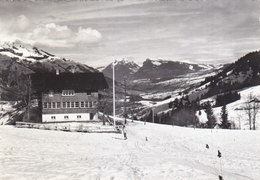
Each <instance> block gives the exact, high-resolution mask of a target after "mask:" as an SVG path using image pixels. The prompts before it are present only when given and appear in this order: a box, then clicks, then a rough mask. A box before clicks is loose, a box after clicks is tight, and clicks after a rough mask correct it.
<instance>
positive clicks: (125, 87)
mask: <svg viewBox="0 0 260 180" xmlns="http://www.w3.org/2000/svg"><path fill="white" fill-rule="evenodd" d="M124 88H125V100H124V117H125V124H127V121H126V78H124Z"/></svg>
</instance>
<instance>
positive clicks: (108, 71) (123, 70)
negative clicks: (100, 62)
mask: <svg viewBox="0 0 260 180" xmlns="http://www.w3.org/2000/svg"><path fill="white" fill-rule="evenodd" d="M114 66H115V74H116V80H117V81H123V80H124V79H129V78H130V77H132V76H133V74H135V73H136V72H137V71H138V70H139V68H140V66H139V65H138V64H136V63H135V62H133V61H129V60H124V59H123V60H121V61H115V62H114ZM112 67H113V64H112V63H111V64H109V65H108V66H107V67H105V68H104V69H103V70H102V72H103V73H104V75H105V76H107V77H109V78H112V76H113V74H112Z"/></svg>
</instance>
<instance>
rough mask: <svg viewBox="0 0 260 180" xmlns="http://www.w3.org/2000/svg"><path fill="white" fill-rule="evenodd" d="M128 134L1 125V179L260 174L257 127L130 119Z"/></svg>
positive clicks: (234, 179)
mask: <svg viewBox="0 0 260 180" xmlns="http://www.w3.org/2000/svg"><path fill="white" fill-rule="evenodd" d="M127 134H128V139H127V140H123V136H122V135H121V134H102V133H101V134H82V133H68V132H61V131H47V130H37V129H19V128H14V127H11V126H0V144H1V146H0V162H1V163H0V179H10V180H12V179H19V180H35V179H37V180H48V179H53V180H54V179H55V180H69V179H70V180H81V179H82V180H86V179H90V180H92V179H100V180H103V179H105V180H107V179H113V180H131V179H133V180H139V179H140V180H158V179H164V180H168V179H169V180H172V179H174V180H187V179H188V180H189V179H190V180H211V179H212V180H216V179H218V175H219V174H221V175H222V176H223V178H224V179H228V180H248V179H250V180H257V179H260V157H259V152H260V143H259V137H260V131H246V130H236V131H235V130H233V131H232V130H208V129H192V128H181V127H176V126H166V125H158V124H150V123H147V124H146V125H143V124H142V123H134V124H131V125H128V126H127ZM146 137H147V139H148V141H146V140H145V138H146ZM206 144H208V145H209V149H206V148H205V145H206ZM218 150H220V151H221V153H222V158H221V162H220V160H219V158H218V157H217V151H218ZM220 163H221V167H222V173H221V169H220Z"/></svg>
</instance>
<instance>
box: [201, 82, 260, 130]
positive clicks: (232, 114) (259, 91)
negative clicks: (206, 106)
mask: <svg viewBox="0 0 260 180" xmlns="http://www.w3.org/2000/svg"><path fill="white" fill-rule="evenodd" d="M238 92H239V93H240V96H241V99H240V100H237V101H235V102H233V103H230V104H228V105H227V112H228V120H230V121H233V122H234V123H235V124H236V125H237V127H238V128H241V129H249V125H248V121H247V119H248V116H247V114H246V112H245V111H244V110H238V109H241V107H243V106H244V105H245V102H246V101H247V99H248V97H249V95H250V94H252V95H254V96H256V98H257V99H260V85H259V86H254V87H250V88H245V89H242V90H240V91H238ZM203 101H213V102H214V101H215V99H214V98H212V97H211V98H207V99H204V100H203ZM213 111H214V115H215V116H216V118H217V120H218V122H220V121H221V119H220V114H221V107H217V108H213ZM198 117H199V119H200V121H201V122H206V121H207V119H206V114H205V112H202V115H201V116H199V115H198ZM259 118H260V113H258V115H257V118H256V119H259ZM256 128H257V129H259V128H260V121H257V122H256Z"/></svg>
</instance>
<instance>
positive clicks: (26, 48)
mask: <svg viewBox="0 0 260 180" xmlns="http://www.w3.org/2000/svg"><path fill="white" fill-rule="evenodd" d="M0 54H2V55H6V56H9V57H12V58H18V59H20V60H24V59H26V60H29V61H32V62H34V61H38V60H44V59H49V60H54V59H58V58H59V57H57V56H54V55H52V54H50V53H47V52H46V51H43V50H41V49H38V48H37V47H35V46H32V45H31V44H28V43H24V42H22V41H20V40H15V41H13V42H10V41H7V42H2V43H1V44H0Z"/></svg>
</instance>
